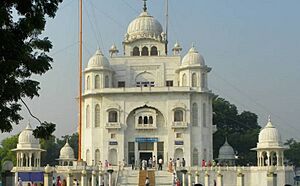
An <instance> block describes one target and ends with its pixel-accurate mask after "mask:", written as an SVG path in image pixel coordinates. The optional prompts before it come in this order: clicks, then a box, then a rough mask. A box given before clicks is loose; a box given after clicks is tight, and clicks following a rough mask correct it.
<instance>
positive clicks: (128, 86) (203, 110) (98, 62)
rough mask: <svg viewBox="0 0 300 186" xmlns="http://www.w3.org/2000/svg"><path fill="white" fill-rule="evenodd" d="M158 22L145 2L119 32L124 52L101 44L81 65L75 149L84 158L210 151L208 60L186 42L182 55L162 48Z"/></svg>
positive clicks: (196, 155) (194, 156)
mask: <svg viewBox="0 0 300 186" xmlns="http://www.w3.org/2000/svg"><path fill="white" fill-rule="evenodd" d="M165 43H166V38H165V34H164V32H163V30H162V26H161V25H160V23H159V22H158V21H157V20H155V19H154V18H153V17H152V16H150V15H149V13H148V12H147V10H144V12H142V13H141V14H140V15H139V16H138V17H137V18H136V19H135V20H133V21H132V22H131V23H130V24H129V26H128V29H127V33H126V34H125V38H124V42H123V46H124V53H123V55H121V56H118V55H116V54H117V52H118V50H117V48H116V47H115V45H113V46H112V48H111V49H110V58H109V59H107V58H106V57H104V55H103V54H102V52H101V51H100V50H97V51H96V54H95V55H94V56H92V57H91V59H90V60H89V63H88V66H87V68H86V69H85V71H84V78H85V90H84V94H83V104H82V105H83V108H82V110H83V120H82V137H81V140H82V149H81V153H82V157H83V160H85V161H87V164H88V165H91V164H95V163H97V162H99V161H102V162H104V161H105V160H108V161H109V162H110V163H112V164H117V163H118V161H123V159H124V160H125V161H126V162H128V163H132V162H133V161H137V162H138V161H140V160H141V159H144V158H149V157H150V156H156V158H157V157H158V158H160V157H162V158H163V159H164V161H165V162H166V161H167V160H168V159H169V158H185V160H186V162H187V165H199V164H200V162H201V160H202V159H205V160H207V161H208V160H211V159H212V158H213V150H212V149H213V148H212V134H213V132H214V131H215V129H216V128H215V127H214V126H213V125H212V98H213V94H212V92H211V91H210V90H209V88H208V83H207V74H208V73H209V72H210V70H211V68H209V67H208V66H206V65H205V63H204V59H203V57H202V56H201V55H200V54H199V53H198V52H197V50H196V49H195V47H192V48H191V49H190V50H189V52H188V53H187V54H186V55H185V56H184V57H183V58H181V56H180V55H179V52H180V50H181V48H180V46H179V44H178V43H176V46H175V47H174V50H173V51H174V55H167V54H166V53H167V52H166V47H165Z"/></svg>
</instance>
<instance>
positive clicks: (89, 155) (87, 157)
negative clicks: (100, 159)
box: [86, 149, 91, 165]
mask: <svg viewBox="0 0 300 186" xmlns="http://www.w3.org/2000/svg"><path fill="white" fill-rule="evenodd" d="M90 161H91V153H90V150H89V149H87V150H86V163H87V165H90Z"/></svg>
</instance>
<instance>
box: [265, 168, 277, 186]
mask: <svg viewBox="0 0 300 186" xmlns="http://www.w3.org/2000/svg"><path fill="white" fill-rule="evenodd" d="M267 186H277V174H276V173H275V167H274V166H272V167H271V168H270V170H269V171H268V173H267Z"/></svg>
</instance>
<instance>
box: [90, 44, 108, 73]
mask: <svg viewBox="0 0 300 186" xmlns="http://www.w3.org/2000/svg"><path fill="white" fill-rule="evenodd" d="M92 68H96V69H97V68H110V64H109V61H108V59H107V58H106V57H105V56H104V55H103V54H102V52H101V51H100V49H97V50H96V53H95V54H94V55H93V56H92V57H91V58H90V60H89V62H88V65H87V69H92Z"/></svg>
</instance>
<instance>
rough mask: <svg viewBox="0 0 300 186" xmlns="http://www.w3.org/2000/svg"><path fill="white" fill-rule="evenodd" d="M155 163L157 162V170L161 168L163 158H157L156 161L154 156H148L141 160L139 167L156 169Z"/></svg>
mask: <svg viewBox="0 0 300 186" xmlns="http://www.w3.org/2000/svg"><path fill="white" fill-rule="evenodd" d="M156 164H158V170H162V165H163V159H162V158H159V159H158V162H157V160H156V157H155V156H153V157H150V158H149V159H148V160H145V159H144V160H141V162H140V168H141V169H142V170H147V168H150V169H156ZM132 169H134V164H132Z"/></svg>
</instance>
